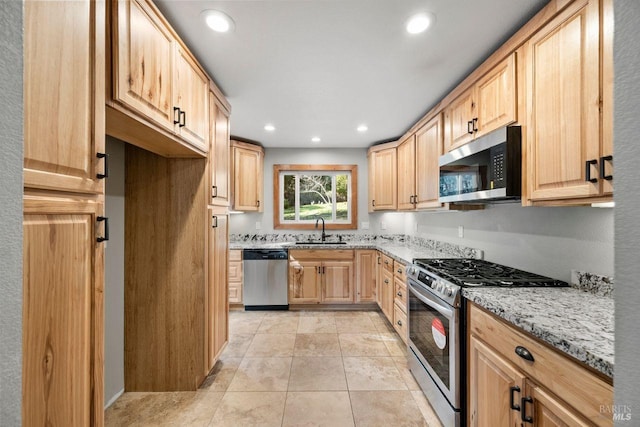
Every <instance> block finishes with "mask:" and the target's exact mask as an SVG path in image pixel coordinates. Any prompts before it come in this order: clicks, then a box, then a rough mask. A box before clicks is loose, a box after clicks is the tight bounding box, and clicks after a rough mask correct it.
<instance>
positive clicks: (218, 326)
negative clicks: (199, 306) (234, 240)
mask: <svg viewBox="0 0 640 427" xmlns="http://www.w3.org/2000/svg"><path fill="white" fill-rule="evenodd" d="M209 216H210V228H209V255H208V260H209V265H208V268H209V271H208V273H207V282H208V283H207V284H208V286H207V289H206V291H207V292H206V293H207V296H206V298H207V307H206V309H205V312H206V314H207V340H206V342H207V357H206V361H207V364H206V366H205V370H204V374H205V375H206V374H207V373H209V371H210V370H211V369H212V368H213V365H215V363H216V361H217V360H218V357H219V356H220V353H221V352H222V350H223V349H224V347H225V346H226V344H227V342H228V341H229V315H228V313H229V297H228V295H229V286H228V277H229V276H228V265H229V249H228V246H229V213H228V212H227V209H225V208H216V207H209Z"/></svg>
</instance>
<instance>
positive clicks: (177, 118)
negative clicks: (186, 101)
mask: <svg viewBox="0 0 640 427" xmlns="http://www.w3.org/2000/svg"><path fill="white" fill-rule="evenodd" d="M176 113H178V114H176ZM178 123H180V108H179V107H173V124H174V125H177V124H178Z"/></svg>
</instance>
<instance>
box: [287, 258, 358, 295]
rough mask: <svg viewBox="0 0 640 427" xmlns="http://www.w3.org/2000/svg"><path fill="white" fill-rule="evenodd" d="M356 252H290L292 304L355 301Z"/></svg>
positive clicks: (290, 292) (290, 293)
mask: <svg viewBox="0 0 640 427" xmlns="http://www.w3.org/2000/svg"><path fill="white" fill-rule="evenodd" d="M353 259H354V251H353V250H322V249H320V250H315V249H311V250H306V249H303V250H290V251H289V304H336V303H338V304H342V303H353V302H354V291H353V289H354V286H353V270H354V261H353Z"/></svg>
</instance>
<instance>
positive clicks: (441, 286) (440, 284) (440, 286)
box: [436, 282, 444, 292]
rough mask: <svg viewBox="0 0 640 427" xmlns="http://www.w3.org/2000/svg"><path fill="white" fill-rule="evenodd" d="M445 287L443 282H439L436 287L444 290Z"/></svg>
mask: <svg viewBox="0 0 640 427" xmlns="http://www.w3.org/2000/svg"><path fill="white" fill-rule="evenodd" d="M443 289H444V285H443V284H442V282H438V287H437V288H436V291H438V292H442V290H443Z"/></svg>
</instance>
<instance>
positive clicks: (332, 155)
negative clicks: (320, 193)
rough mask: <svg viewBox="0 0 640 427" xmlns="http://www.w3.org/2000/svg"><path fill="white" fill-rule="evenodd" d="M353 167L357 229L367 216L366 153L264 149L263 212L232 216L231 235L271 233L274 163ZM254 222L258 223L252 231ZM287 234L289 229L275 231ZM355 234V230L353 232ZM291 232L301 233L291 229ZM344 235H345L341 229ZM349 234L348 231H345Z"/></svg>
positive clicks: (349, 150)
mask: <svg viewBox="0 0 640 427" xmlns="http://www.w3.org/2000/svg"><path fill="white" fill-rule="evenodd" d="M311 163H312V164H344V165H350V164H356V165H358V227H360V223H362V222H366V221H368V220H369V215H368V214H367V176H368V175H367V170H368V168H367V150H366V149H364V148H361V149H358V148H304V149H302V148H267V149H265V154H264V212H262V213H245V214H237V215H232V216H231V219H230V220H229V231H230V232H231V233H273V232H274V230H273V165H274V164H311ZM256 222H260V223H261V228H260V230H256ZM276 231H277V232H280V233H288V232H291V231H292V230H276ZM354 231H355V230H354ZM294 232H295V233H298V232H304V231H300V230H295V231H294ZM345 232H347V231H346V230H345ZM348 232H349V233H351V232H352V231H351V230H349V231H348Z"/></svg>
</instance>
